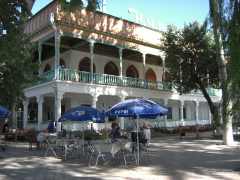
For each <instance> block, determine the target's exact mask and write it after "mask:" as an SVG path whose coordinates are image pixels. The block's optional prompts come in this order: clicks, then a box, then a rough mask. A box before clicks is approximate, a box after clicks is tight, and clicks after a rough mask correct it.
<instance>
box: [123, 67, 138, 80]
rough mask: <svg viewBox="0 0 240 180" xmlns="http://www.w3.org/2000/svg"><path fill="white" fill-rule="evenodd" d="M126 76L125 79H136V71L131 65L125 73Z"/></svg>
mask: <svg viewBox="0 0 240 180" xmlns="http://www.w3.org/2000/svg"><path fill="white" fill-rule="evenodd" d="M126 76H127V77H132V78H138V77H139V75H138V70H137V69H136V68H135V66H133V65H131V66H129V67H128V68H127V71H126Z"/></svg>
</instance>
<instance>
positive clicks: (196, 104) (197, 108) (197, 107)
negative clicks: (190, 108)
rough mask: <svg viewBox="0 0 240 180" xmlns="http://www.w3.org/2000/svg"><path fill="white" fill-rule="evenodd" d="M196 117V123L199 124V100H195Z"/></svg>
mask: <svg viewBox="0 0 240 180" xmlns="http://www.w3.org/2000/svg"><path fill="white" fill-rule="evenodd" d="M195 113H196V114H195V117H196V125H198V123H199V122H198V121H199V116H198V115H199V101H195Z"/></svg>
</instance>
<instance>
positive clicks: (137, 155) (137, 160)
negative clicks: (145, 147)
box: [137, 117, 139, 165]
mask: <svg viewBox="0 0 240 180" xmlns="http://www.w3.org/2000/svg"><path fill="white" fill-rule="evenodd" d="M138 129H139V121H138V117H137V165H139V134H138V133H139V130H138Z"/></svg>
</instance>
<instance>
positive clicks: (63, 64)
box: [60, 59, 66, 68]
mask: <svg viewBox="0 0 240 180" xmlns="http://www.w3.org/2000/svg"><path fill="white" fill-rule="evenodd" d="M60 67H61V68H66V64H65V61H64V60H63V59H60Z"/></svg>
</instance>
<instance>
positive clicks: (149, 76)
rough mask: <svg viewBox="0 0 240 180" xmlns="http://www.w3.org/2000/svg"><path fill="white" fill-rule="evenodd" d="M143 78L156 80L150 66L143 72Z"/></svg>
mask: <svg viewBox="0 0 240 180" xmlns="http://www.w3.org/2000/svg"><path fill="white" fill-rule="evenodd" d="M145 79H146V80H148V81H157V77H156V74H155V72H154V71H153V70H152V69H151V68H150V69H148V70H147V72H146V74H145Z"/></svg>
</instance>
